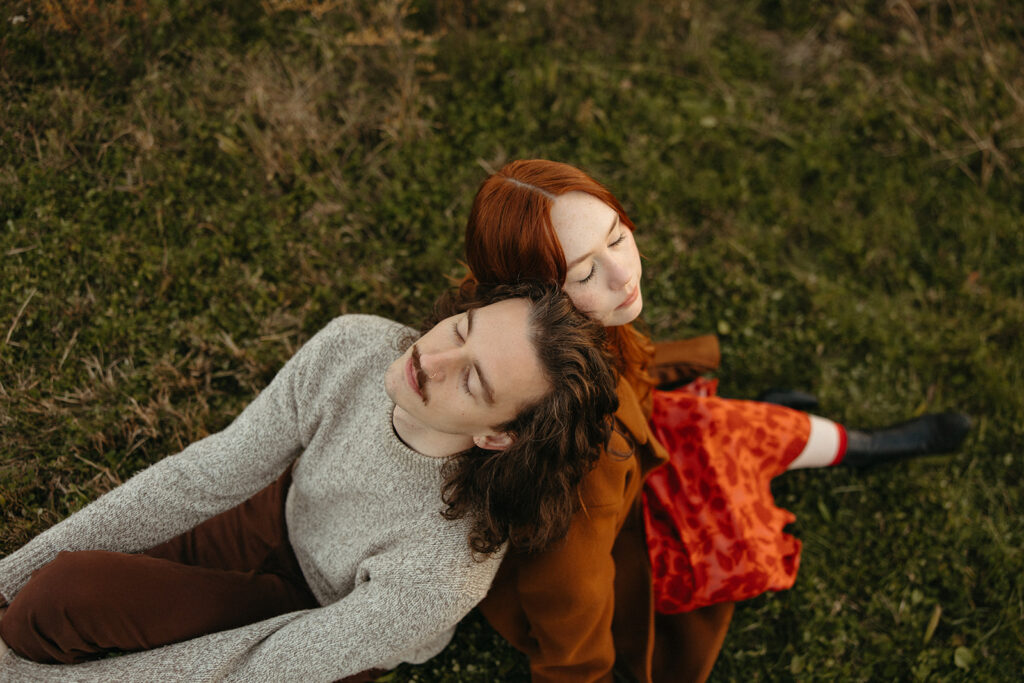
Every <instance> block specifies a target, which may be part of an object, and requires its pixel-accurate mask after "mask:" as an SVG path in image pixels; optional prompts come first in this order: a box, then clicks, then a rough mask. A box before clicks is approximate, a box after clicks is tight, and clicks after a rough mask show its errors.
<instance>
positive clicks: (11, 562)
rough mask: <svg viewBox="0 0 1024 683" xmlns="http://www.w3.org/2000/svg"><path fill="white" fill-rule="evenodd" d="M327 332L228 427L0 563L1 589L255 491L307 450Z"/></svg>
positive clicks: (125, 546) (137, 545) (194, 518)
mask: <svg viewBox="0 0 1024 683" xmlns="http://www.w3.org/2000/svg"><path fill="white" fill-rule="evenodd" d="M322 338H323V332H321V333H320V334H318V335H317V336H315V337H314V338H313V339H312V340H311V341H310V342H309V343H308V344H306V345H305V346H304V347H303V348H302V349H300V351H299V352H298V353H297V354H296V355H295V356H294V357H293V358H292V359H291V360H290V361H288V363H287V364H285V366H284V368H282V370H281V371H280V372H279V373H278V374H277V376H276V377H275V378H274V380H273V381H272V382H271V383H270V384H269V385H268V386H267V388H266V389H264V390H263V391H262V392H261V393H260V394H259V396H257V397H256V398H255V399H254V400H253V401H252V403H250V404H249V406H248V407H247V408H246V409H245V410H244V411H243V412H242V413H241V414H240V415H239V416H238V417H237V418H236V419H235V420H234V422H232V423H231V424H230V425H229V426H228V427H227V428H226V429H224V430H223V431H221V432H218V433H216V434H213V435H211V436H208V437H206V438H204V439H202V440H200V441H197V442H195V443H193V444H191V445H190V446H188V447H187V448H186V449H185V450H184V451H182V452H181V453H179V454H177V455H174V456H170V457H167V458H164V459H163V460H161V461H159V462H158V463H156V464H154V465H152V466H151V467H149V468H147V469H145V470H142V471H141V472H139V473H138V474H136V475H135V476H133V477H132V478H131V479H129V480H128V481H126V482H125V483H124V484H122V485H120V486H118V487H117V488H115V489H113V490H112V491H110V492H108V493H107V494H105V495H103V496H101V497H100V498H98V499H97V500H96V501H94V502H93V503H91V504H89V505H87V506H86V507H84V508H83V509H81V510H79V511H78V512H76V513H74V514H73V515H71V516H70V517H68V518H66V519H65V520H63V521H62V522H60V523H58V524H56V525H55V526H53V527H51V528H50V529H48V530H47V531H45V532H43V533H42V534H40V535H39V536H37V537H36V538H34V539H33V540H32V541H30V542H29V543H27V544H26V545H25V546H23V547H22V548H21V549H19V550H17V551H15V552H14V553H12V554H11V555H9V556H8V557H6V558H4V559H3V560H0V593H2V595H3V596H4V597H5V598H6V599H7V600H12V599H13V598H14V596H15V595H16V594H17V592H18V591H19V590H20V589H21V588H22V586H24V585H25V583H27V582H28V579H29V577H30V576H31V574H32V572H33V571H35V570H36V569H38V568H39V567H42V566H43V565H45V564H46V563H48V562H50V561H51V560H52V559H53V558H54V557H56V555H57V553H58V552H60V551H63V550H111V551H118V552H141V551H143V550H146V549H148V548H151V547H153V546H155V545H157V544H159V543H162V542H164V541H166V540H168V539H170V538H173V537H174V536H176V535H178V534H181V533H183V532H185V531H187V530H189V529H191V528H193V527H195V526H197V525H198V524H200V523H201V522H203V521H204V520H206V519H209V518H210V517H213V516H214V515H216V514H218V513H220V512H223V511H224V510H227V509H229V508H231V507H233V506H235V505H237V504H239V503H241V502H243V501H244V500H245V499H247V498H248V497H250V496H252V495H253V494H255V493H256V492H257V491H259V490H260V489H261V488H263V487H264V486H266V485H267V484H269V483H270V482H271V481H273V480H274V478H275V477H277V476H278V475H280V473H281V472H283V471H284V470H285V468H286V467H287V466H288V464H289V463H291V462H292V461H293V460H294V459H295V458H296V457H297V456H298V455H299V454H300V453H301V451H302V448H303V446H304V441H305V439H306V438H308V434H309V433H310V431H311V429H312V423H313V421H315V420H316V411H315V410H306V411H302V416H303V421H304V424H303V423H300V419H299V414H300V408H302V407H303V406H300V404H299V401H298V399H297V396H309V395H310V392H311V389H313V390H315V387H311V386H310V385H311V384H314V383H315V381H316V379H317V376H318V373H317V364H318V362H322V361H320V356H322V355H323V351H322V347H323V345H324V344H323V343H322Z"/></svg>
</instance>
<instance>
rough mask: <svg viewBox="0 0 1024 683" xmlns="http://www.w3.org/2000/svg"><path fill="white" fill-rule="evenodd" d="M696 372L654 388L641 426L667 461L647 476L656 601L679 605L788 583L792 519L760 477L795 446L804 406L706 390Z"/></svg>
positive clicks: (785, 460) (803, 439)
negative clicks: (685, 380)
mask: <svg viewBox="0 0 1024 683" xmlns="http://www.w3.org/2000/svg"><path fill="white" fill-rule="evenodd" d="M717 384H718V383H717V381H715V380H707V379H697V380H696V381H694V382H692V383H691V384H688V385H686V386H685V387H682V388H680V389H676V390H674V391H667V392H666V391H657V390H656V391H654V396H653V398H654V406H653V413H652V415H651V420H650V425H651V429H652V430H653V432H654V434H655V436H657V438H658V440H659V441H661V443H662V444H664V446H665V448H666V449H667V450H668V452H669V462H668V463H666V464H665V465H663V466H662V467H659V468H658V469H656V470H655V471H654V472H652V473H651V475H650V476H649V477H648V479H647V482H646V485H645V487H644V500H643V503H644V521H645V526H646V531H647V546H648V551H649V554H650V559H651V569H652V575H653V583H654V595H655V607H656V609H657V610H658V611H659V612H662V613H668V614H672V613H677V612H688V611H690V610H694V609H697V608H699V607H703V606H705V605H710V604H714V603H718V602H732V601H737V600H744V599H746V598H752V597H754V596H756V595H760V594H761V593H763V592H765V591H767V590H774V591H777V590H784V589H787V588H790V587H792V585H793V582H794V581H795V580H796V572H797V567H798V566H799V564H800V541H798V540H797V539H796V538H794V537H793V536H791V535H790V534H787V533H784V532H783V531H782V529H783V527H784V526H786V525H787V524H789V523H790V522H792V521H793V520H795V519H796V517H794V515H793V513H791V512H789V511H788V510H783V509H781V508H778V507H776V506H775V500H774V499H773V498H772V493H771V490H770V488H769V483H770V482H771V480H772V478H773V477H775V476H776V475H778V474H780V473H781V472H784V471H785V470H786V467H787V466H788V465H789V463H791V462H792V461H793V460H794V459H795V458H796V457H797V456H798V455H799V454H800V452H801V451H802V450H803V448H804V446H805V444H806V443H807V438H808V436H809V434H810V420H809V419H808V417H807V414H806V413H802V412H800V411H797V410H792V409H790V408H785V407H782V406H778V405H773V404H770V403H760V402H756V401H737V400H731V399H723V398H719V397H717V396H715V395H714V394H715V390H716V388H717Z"/></svg>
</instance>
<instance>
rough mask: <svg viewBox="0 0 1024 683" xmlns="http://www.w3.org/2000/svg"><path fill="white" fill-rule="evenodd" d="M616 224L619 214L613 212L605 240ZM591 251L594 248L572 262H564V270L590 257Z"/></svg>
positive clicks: (592, 251)
mask: <svg viewBox="0 0 1024 683" xmlns="http://www.w3.org/2000/svg"><path fill="white" fill-rule="evenodd" d="M618 224H619V214H618V213H617V212H616V213H615V215H614V217H613V218H612V224H611V226H610V227H609V228H608V232H607V233H605V236H604V238H605V240H607V239H608V236H609V235H611V234H612V232H613V231H614V230H615V226H617V225H618ZM593 253H594V250H593V249H591V250H590V251H588V252H587V253H586V254H584V255H583V256H580V257H579V258H578V259H575V260H573V262H572V263H569V264H566V266H565V269H566V270H572V268H573V266H575V265H576V264H577V263H579V262H581V261H584V260H586V259H587V258H589V257H590V255H591V254H593Z"/></svg>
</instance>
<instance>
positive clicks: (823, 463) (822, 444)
mask: <svg viewBox="0 0 1024 683" xmlns="http://www.w3.org/2000/svg"><path fill="white" fill-rule="evenodd" d="M807 417H808V418H810V420H811V433H810V435H809V436H808V437H807V444H806V445H805V446H804V449H803V450H802V451H800V455H798V456H796V459H795V460H793V462H791V463H789V467H787V468H786V469H787V470H797V469H807V468H812V467H831V466H832V465H837V464H839V461H840V460H842V459H843V456H844V455H845V454H846V430H845V429H844V428H843V426H842V425H840V424H837V423H835V422H833V421H832V420H828V419H825V418H824V417H818V416H817V415H808V416H807Z"/></svg>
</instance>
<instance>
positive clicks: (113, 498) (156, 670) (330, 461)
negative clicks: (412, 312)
mask: <svg viewBox="0 0 1024 683" xmlns="http://www.w3.org/2000/svg"><path fill="white" fill-rule="evenodd" d="M475 296H476V300H475V301H471V302H467V301H459V300H456V299H448V300H447V301H443V302H442V303H441V304H439V307H438V312H439V313H438V316H437V317H443V318H444V319H443V320H441V321H440V322H439V323H437V324H436V325H434V326H433V327H432V328H431V329H430V330H429V331H428V332H426V333H425V334H424V335H423V336H422V337H420V338H419V340H418V341H416V342H415V343H414V344H412V345H411V346H409V347H408V348H407V349H406V350H405V351H404V353H401V355H399V352H398V350H397V349H398V346H397V342H398V340H400V339H401V338H402V337H408V336H409V331H408V330H405V329H404V328H402V327H401V326H400V325H398V324H397V323H394V322H391V321H387V320H384V319H381V318H377V317H373V316H359V315H352V316H342V317H341V318H338V319H336V320H335V321H333V322H332V323H330V324H329V325H328V326H327V327H326V328H324V329H323V330H322V331H321V332H319V333H318V334H317V335H316V336H314V337H313V339H311V340H310V341H309V342H308V343H307V344H306V345H305V346H304V347H303V348H302V349H301V350H300V351H299V352H298V353H297V354H296V355H295V356H294V357H293V358H292V359H291V360H290V361H289V362H288V363H287V364H286V365H285V366H284V368H283V369H282V370H281V371H280V372H279V373H278V375H277V376H276V377H275V378H274V380H273V381H272V382H271V383H270V385H269V386H268V387H267V388H266V389H265V390H264V391H263V392H262V393H260V395H259V396H258V397H257V398H256V399H255V400H254V401H253V402H252V403H251V404H250V405H249V406H248V407H247V408H246V409H245V410H244V411H243V412H242V414H241V415H240V416H239V417H238V418H237V419H236V420H235V421H234V422H233V423H232V424H231V425H230V426H228V427H227V428H226V429H225V430H223V431H222V432H219V433H217V434H214V435H211V436H209V437H207V438H205V439H203V440H201V441H198V442H196V443H194V444H192V445H190V446H189V447H188V448H186V449H185V450H184V451H183V452H181V453H179V454H177V455H175V456H172V457H169V458H166V459H164V460H162V461H161V462H159V463H157V464H156V465H154V466H152V467H150V468H148V469H146V470H144V471H142V472H141V473H139V474H138V475H136V476H135V477H133V478H132V479H130V480H129V481H128V482H126V483H125V484H123V485H122V486H120V487H118V488H116V489H114V490H113V491H111V492H110V493H108V494H107V495H105V496H103V497H101V498H100V499H99V500H97V501H96V502H94V503H93V504H91V505H89V506H88V507H86V508H84V509H83V510H81V511H80V512H77V513H75V514H74V515H72V516H71V517H69V518H68V519H66V520H64V521H63V522H61V523H60V524H58V525H56V526H55V527H53V528H52V529H50V530H48V531H46V532H44V533H43V534H41V535H40V536H38V537H37V538H36V539H34V540H33V541H31V542H30V543H28V544H27V545H26V546H25V547H23V548H22V549H20V550H18V551H17V552H15V553H13V554H12V555H11V556H9V557H7V558H5V559H4V560H0V593H2V596H3V598H4V599H2V600H0V604H6V602H7V600H10V606H9V609H8V611H7V613H6V614H5V615H4V616H3V617H2V619H0V636H2V638H3V640H4V641H6V643H7V644H8V645H10V647H11V649H12V651H13V652H11V653H7V654H6V655H0V679H3V680H8V679H11V680H49V679H53V680H57V679H60V680H66V679H69V678H73V679H74V680H179V679H180V680H189V681H194V680H300V679H301V680H328V681H329V680H336V679H339V678H344V677H349V676H353V675H357V674H361V672H362V673H365V672H367V671H368V670H373V669H382V668H385V669H386V668H390V667H392V666H395V665H397V664H398V663H399V662H402V661H410V662H421V661H424V660H426V659H428V658H429V657H431V656H433V655H435V654H437V652H439V651H440V650H441V649H442V648H443V647H444V646H445V645H446V644H447V642H448V640H449V639H450V637H451V634H452V632H453V630H454V627H455V624H456V623H457V622H458V621H459V619H461V618H462V617H463V616H464V615H465V614H466V613H467V612H468V611H469V610H470V609H471V608H472V607H473V606H474V605H475V604H476V603H477V602H478V601H479V600H480V599H482V598H483V596H484V595H485V594H486V592H487V588H488V586H489V585H490V582H491V579H492V578H493V576H494V573H495V571H496V569H497V566H498V562H499V560H500V556H501V549H502V547H503V545H504V543H505V542H506V541H507V540H509V539H510V538H511V539H513V540H514V541H515V542H517V543H520V542H522V539H524V538H529V539H530V540H532V541H533V542H534V543H536V544H538V545H541V544H544V543H546V542H548V541H550V540H552V539H554V538H556V537H557V536H558V535H559V534H561V533H564V531H565V526H566V520H567V519H568V518H569V517H571V514H570V515H561V514H557V515H554V516H553V517H552V516H551V515H550V511H551V510H560V509H570V508H571V507H572V506H574V505H576V504H577V503H576V501H577V500H578V495H577V493H576V486H577V485H578V483H579V481H580V479H581V478H582V476H583V474H585V472H586V471H587V470H588V469H589V468H590V466H591V465H592V463H593V462H594V460H595V458H596V456H597V454H596V452H595V451H593V449H592V448H591V447H590V446H589V444H600V443H604V441H605V440H606V439H607V437H608V432H609V430H610V421H609V416H610V415H611V413H612V412H614V409H615V407H616V398H615V392H614V386H615V380H614V377H613V373H612V372H611V370H610V368H609V364H608V357H607V354H606V353H605V352H604V350H603V344H602V336H601V335H602V331H601V328H600V326H599V325H596V324H594V323H591V322H590V321H588V320H587V319H586V317H585V316H583V315H582V314H579V313H578V312H576V311H575V309H574V308H572V305H571V303H569V301H568V299H567V298H566V297H565V296H564V295H563V294H561V293H560V292H559V291H557V289H556V288H545V287H541V286H534V285H519V286H515V287H506V288H500V289H497V290H493V291H490V292H479V293H477V294H476V295H475ZM396 356H397V358H396ZM495 482H500V484H496V483H495ZM268 484H270V485H269V486H268ZM261 489H262V490H261ZM257 492H258V493H257ZM254 493H256V495H253V494H254ZM250 496H252V497H251V498H249V497H250ZM247 498H248V500H246V499H247ZM243 501H244V502H243ZM560 506H561V507H560ZM30 577H31V578H30ZM118 651H130V652H131V653H130V654H124V655H121V656H118V657H107V658H102V659H97V658H96V657H97V656H98V655H103V654H106V653H110V652H118ZM14 653H17V654H18V655H20V656H15V655H14ZM54 663H60V664H64V666H60V665H56V666H55V665H54Z"/></svg>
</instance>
